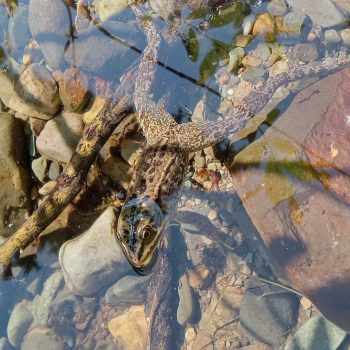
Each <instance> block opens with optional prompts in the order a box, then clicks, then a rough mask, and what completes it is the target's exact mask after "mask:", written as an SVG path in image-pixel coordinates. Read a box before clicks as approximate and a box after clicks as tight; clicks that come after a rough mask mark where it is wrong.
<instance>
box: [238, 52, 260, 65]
mask: <svg viewBox="0 0 350 350" xmlns="http://www.w3.org/2000/svg"><path fill="white" fill-rule="evenodd" d="M242 64H243V65H244V66H245V67H260V66H261V65H262V59H261V58H260V57H257V56H254V55H247V56H245V57H244V58H243V60H242Z"/></svg>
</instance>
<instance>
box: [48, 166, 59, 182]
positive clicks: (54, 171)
mask: <svg viewBox="0 0 350 350" xmlns="http://www.w3.org/2000/svg"><path fill="white" fill-rule="evenodd" d="M60 173H61V166H60V165H59V163H58V162H52V163H51V164H50V168H49V179H50V180H57V178H58V177H59V176H60Z"/></svg>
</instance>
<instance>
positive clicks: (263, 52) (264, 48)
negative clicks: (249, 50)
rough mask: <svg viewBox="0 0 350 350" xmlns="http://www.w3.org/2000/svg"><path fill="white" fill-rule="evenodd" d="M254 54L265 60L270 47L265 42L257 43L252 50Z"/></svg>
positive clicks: (268, 54) (269, 53)
mask: <svg viewBox="0 0 350 350" xmlns="http://www.w3.org/2000/svg"><path fill="white" fill-rule="evenodd" d="M254 54H255V56H258V57H260V58H261V59H262V60H263V61H264V62H265V61H267V59H268V58H269V57H270V55H271V49H270V47H269V46H268V45H267V44H266V43H265V42H263V43H259V44H258V46H257V48H256V49H255V51H254Z"/></svg>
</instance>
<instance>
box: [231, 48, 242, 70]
mask: <svg viewBox="0 0 350 350" xmlns="http://www.w3.org/2000/svg"><path fill="white" fill-rule="evenodd" d="M229 57H230V60H229V63H228V66H227V69H228V70H229V71H231V70H234V69H236V68H238V66H239V65H240V64H241V61H242V58H243V57H244V50H243V49H242V48H241V47H235V48H234V49H233V50H231V51H230V52H229Z"/></svg>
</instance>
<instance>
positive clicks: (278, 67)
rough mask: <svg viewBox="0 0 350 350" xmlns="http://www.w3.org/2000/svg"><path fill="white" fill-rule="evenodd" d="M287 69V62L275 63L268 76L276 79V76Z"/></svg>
mask: <svg viewBox="0 0 350 350" xmlns="http://www.w3.org/2000/svg"><path fill="white" fill-rule="evenodd" d="M288 69H289V67H288V63H287V61H284V60H283V61H277V62H276V63H275V64H274V65H273V66H272V67H271V69H270V76H271V77H276V76H277V75H280V74H283V73H285V72H286V71H288Z"/></svg>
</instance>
